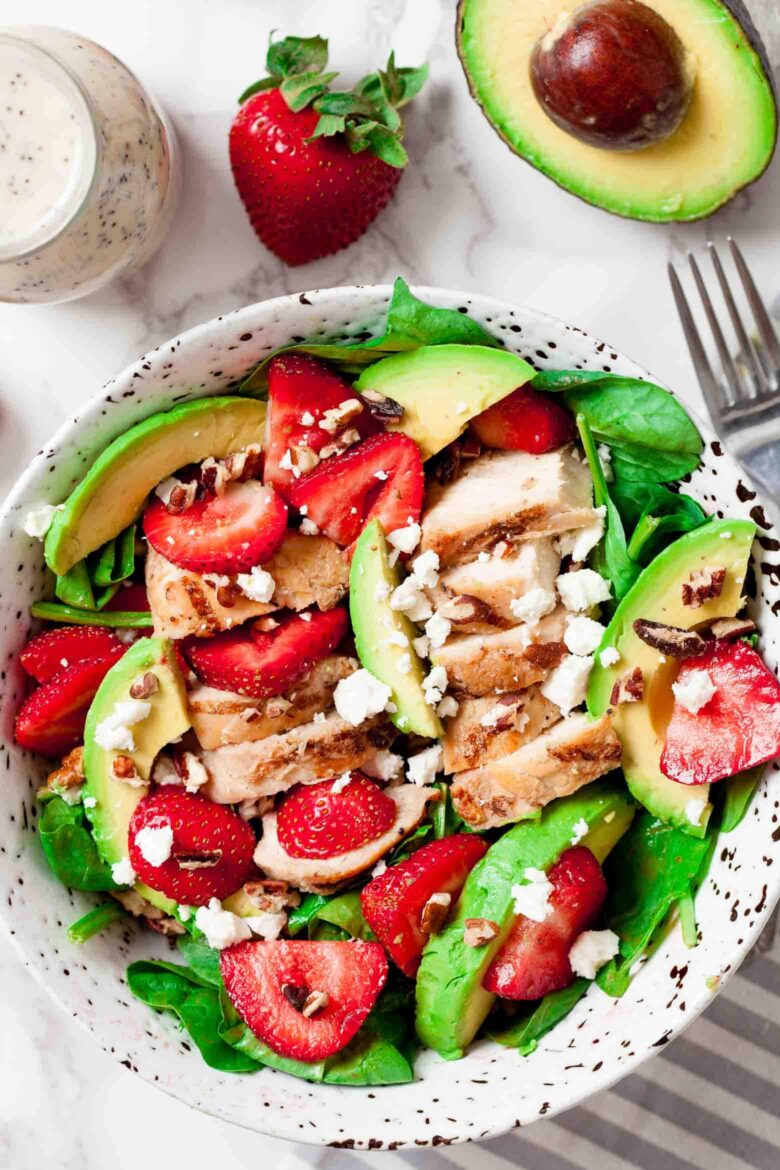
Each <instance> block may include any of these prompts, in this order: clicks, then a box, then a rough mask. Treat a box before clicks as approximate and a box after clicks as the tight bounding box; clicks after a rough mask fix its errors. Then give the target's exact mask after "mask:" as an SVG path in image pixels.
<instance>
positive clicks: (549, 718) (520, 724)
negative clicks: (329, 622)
mask: <svg viewBox="0 0 780 1170" xmlns="http://www.w3.org/2000/svg"><path fill="white" fill-rule="evenodd" d="M560 717H561V713H560V711H559V710H558V708H557V707H556V706H555V704H554V703H551V702H550V701H549V699H545V697H544V695H543V694H542V693H541V692H540V690H539V688H538V687H528V689H527V690H524V691H517V692H515V693H514V694H507V695H485V696H484V697H483V698H480V699H461V702H460V706H459V707H458V713H457V715H454V716H453V717H452V718H451V719H448V720H447V721H446V726H445V731H444V739H443V740H442V746H443V748H444V771H445V772H464V771H465V770H466V769H467V768H477V767H480V766H481V765H483V764H487V763H488V762H489V761H491V760H500V759H502V758H503V757H504V756H507V755H509V753H510V752H514V751H517V749H518V748H519V747H522V745H523V744H525V743H530V742H531V740H533V739H536V737H537V736H538V735H541V734H542V732H543V731H546V730H547V728H548V727H550V726H552V724H553V723H556V722H557V721H558V720H559V719H560Z"/></svg>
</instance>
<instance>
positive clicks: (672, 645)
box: [634, 618, 707, 658]
mask: <svg viewBox="0 0 780 1170" xmlns="http://www.w3.org/2000/svg"><path fill="white" fill-rule="evenodd" d="M634 633H635V634H636V636H637V638H641V639H642V641H643V642H644V643H645V644H646V645H648V646H652V648H653V650H658V651H660V653H661V654H668V655H669V657H670V658H692V657H693V655H694V654H701V653H702V651H703V650H704V649H705V648H706V645H707V643H706V642H705V641H704V638H702V636H701V634H697V633H696V631H695V630H683V629H680V627H679V626H667V625H665V624H664V623H663V622H651V621H647V620H646V619H645V618H637V620H636V621H635V622H634Z"/></svg>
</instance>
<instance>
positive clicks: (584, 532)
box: [558, 504, 607, 561]
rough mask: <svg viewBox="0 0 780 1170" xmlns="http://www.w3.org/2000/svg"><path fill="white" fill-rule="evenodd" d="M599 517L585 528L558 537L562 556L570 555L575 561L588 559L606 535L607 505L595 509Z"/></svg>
mask: <svg viewBox="0 0 780 1170" xmlns="http://www.w3.org/2000/svg"><path fill="white" fill-rule="evenodd" d="M595 512H596V516H597V519H596V520H594V521H593V523H592V524H588V525H586V526H585V527H584V528H575V529H574V530H573V531H571V532H564V533H563V534H562V535H561V536H559V537H558V551H559V552H560V554H561V556H562V557H566V556H570V557H571V559H572V560H573V561H586V560H587V559H588V557H589V555H590V554H591V553H592V552H593V549H594V548H595V547H596V545H597V544H598V542H599V541H600V540H601V538H602V536H603V535H604V519H605V517H606V515H607V509H606V506H605V505H603V504H602V506H601V507H600V508H596V509H595Z"/></svg>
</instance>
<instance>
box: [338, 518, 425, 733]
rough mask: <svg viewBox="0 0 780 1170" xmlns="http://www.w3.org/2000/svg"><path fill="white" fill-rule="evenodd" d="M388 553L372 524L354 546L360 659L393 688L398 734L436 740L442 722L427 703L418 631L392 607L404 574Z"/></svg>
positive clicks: (353, 614) (352, 582)
mask: <svg viewBox="0 0 780 1170" xmlns="http://www.w3.org/2000/svg"><path fill="white" fill-rule="evenodd" d="M388 553H389V550H388V546H387V540H386V539H385V534H384V530H383V528H382V525H381V524H380V523H379V521H378V520H372V521H371V522H370V524H367V525H366V527H365V528H364V529H363V531H362V533H361V534H360V537H359V539H358V542H357V544H356V545H355V555H354V556H353V558H352V568H351V569H350V573H349V616H350V618H351V619H352V629H353V632H354V635H355V646H356V648H357V652H358V658H359V659H360V661H361V662H362V664H363V666H364V667H365V668H366V670H370V671H371V673H372V674H373V675H374V677H375V678H378V679H379V680H380V682H383V683H384V684H385V686H388V687H390V688H391V690H392V692H393V702H394V703H395V705H396V707H397V708H398V710H397V711H396V712H395V714H394V715H391V719H392V720H393V723H394V724H395V725H396V727H397V728H398V729H399V731H406V732H410V731H413V732H414V733H415V734H416V735H425V736H427V737H428V738H429V739H438V738H439V736H441V735H443V734H444V732H443V730H442V726H441V721H440V719H439V717H438V715H437V714H436V711H435V710H434V708H433V707H430V706H429V705H428V703H427V702H426V699H425V692H424V691H423V678H424V677H425V668H424V666H423V664H422V661H421V659H420V657H419V655H418V654H416V653H415V650H414V647H413V646H412V638H416V637H418V636H419V631H418V630H417V629H416V628H415V627H414V626H413V625H412V623H411V622H410V621H409V618H408V617H407V616H406V614H403V613H397V612H396V610H394V609H391V608H390V595H391V594H392V592H393V590H394V589H396V588H397V587H398V586H399V585H400V584H401V574H400V572H399V570H398V568H397V567H395V566H394V567H392V568H391V566H390V560H389V556H388ZM394 634H396V635H400V636H402V637H403V638H405V639H406V642H407V645H406V646H397V645H394V644H393V643H392V641H391V638H392V636H393V635H394ZM399 640H400V639H399ZM405 655H408V656H409V659H410V661H411V668H410V669H409V670H408V671H404V670H401V665H400V664H401V662H402V659H403V658H404V656H405Z"/></svg>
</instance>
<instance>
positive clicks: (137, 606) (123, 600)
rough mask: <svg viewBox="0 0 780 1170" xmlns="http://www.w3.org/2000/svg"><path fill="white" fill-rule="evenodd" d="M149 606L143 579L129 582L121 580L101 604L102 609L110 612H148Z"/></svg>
mask: <svg viewBox="0 0 780 1170" xmlns="http://www.w3.org/2000/svg"><path fill="white" fill-rule="evenodd" d="M150 608H151V607H150V605H149V598H148V597H147V595H146V586H145V585H144V583H143V581H131V582H130V583H129V584H128V582H126V581H125V582H123V583H122V585H120V587H119V589H117V591H116V593H115V594H114V596H113V597H112V598H111V599H110V601H107V602H106V604H105V605H104V606H103V609H106V610H109V611H110V612H111V613H114V612H115V611H116V610H122V611H123V612H124V613H148V611H149V609H150Z"/></svg>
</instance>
